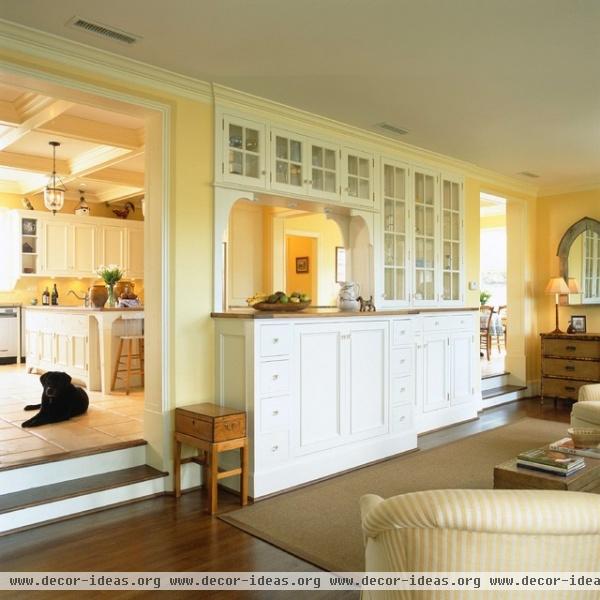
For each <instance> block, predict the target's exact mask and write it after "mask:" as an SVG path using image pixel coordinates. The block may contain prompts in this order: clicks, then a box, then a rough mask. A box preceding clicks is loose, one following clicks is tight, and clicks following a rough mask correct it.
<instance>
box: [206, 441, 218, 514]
mask: <svg viewBox="0 0 600 600" xmlns="http://www.w3.org/2000/svg"><path fill="white" fill-rule="evenodd" d="M208 468H209V473H210V476H209V485H208V512H209V513H210V514H211V515H214V514H215V513H216V512H217V500H218V497H217V484H218V483H219V480H218V478H217V475H218V473H219V452H218V450H217V445H216V444H211V446H210V461H209V467H208Z"/></svg>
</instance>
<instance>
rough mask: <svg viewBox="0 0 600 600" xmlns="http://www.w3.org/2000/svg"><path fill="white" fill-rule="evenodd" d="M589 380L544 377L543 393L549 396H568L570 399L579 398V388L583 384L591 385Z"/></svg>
mask: <svg viewBox="0 0 600 600" xmlns="http://www.w3.org/2000/svg"><path fill="white" fill-rule="evenodd" d="M589 383H590V382H589V381H577V380H573V381H571V380H568V379H551V378H549V377H543V378H542V395H543V396H544V397H548V398H566V399H568V400H577V396H578V394H579V388H580V387H581V386H582V385H589Z"/></svg>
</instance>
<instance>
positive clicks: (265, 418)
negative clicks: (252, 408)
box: [260, 396, 290, 433]
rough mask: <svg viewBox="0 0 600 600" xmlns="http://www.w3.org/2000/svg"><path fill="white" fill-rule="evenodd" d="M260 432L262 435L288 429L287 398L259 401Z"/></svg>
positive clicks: (288, 402) (276, 397)
mask: <svg viewBox="0 0 600 600" xmlns="http://www.w3.org/2000/svg"><path fill="white" fill-rule="evenodd" d="M261 405H262V406H261V411H260V430H261V431H262V432H264V433H269V432H272V431H277V430H281V429H288V427H289V410H290V397H289V396H275V397H274V398H265V399H263V400H261Z"/></svg>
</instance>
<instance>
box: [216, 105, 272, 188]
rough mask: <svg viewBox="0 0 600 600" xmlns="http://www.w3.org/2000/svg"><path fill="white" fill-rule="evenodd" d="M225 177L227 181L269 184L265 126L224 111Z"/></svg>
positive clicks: (222, 120) (223, 175)
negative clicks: (266, 163) (267, 180)
mask: <svg viewBox="0 0 600 600" xmlns="http://www.w3.org/2000/svg"><path fill="white" fill-rule="evenodd" d="M221 125H222V129H223V141H222V146H223V158H222V165H221V173H222V177H223V179H224V180H225V181H231V182H236V183H244V184H246V185H252V186H258V187H265V185H266V175H267V171H266V168H265V156H266V153H265V126H264V125H263V124H261V123H258V122H254V121H249V120H247V119H241V118H238V117H234V116H228V115H224V116H223V118H222V119H221Z"/></svg>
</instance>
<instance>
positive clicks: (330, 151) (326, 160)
mask: <svg viewBox="0 0 600 600" xmlns="http://www.w3.org/2000/svg"><path fill="white" fill-rule="evenodd" d="M308 146H309V153H310V166H309V173H310V179H309V181H308V184H309V191H308V193H309V194H310V195H311V196H317V197H319V198H325V199H328V200H339V199H340V194H339V189H338V188H339V179H338V168H339V161H338V156H339V148H338V147H337V146H334V145H331V144H326V143H324V142H321V141H319V140H308Z"/></svg>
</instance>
